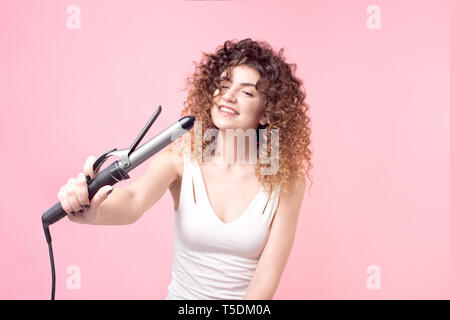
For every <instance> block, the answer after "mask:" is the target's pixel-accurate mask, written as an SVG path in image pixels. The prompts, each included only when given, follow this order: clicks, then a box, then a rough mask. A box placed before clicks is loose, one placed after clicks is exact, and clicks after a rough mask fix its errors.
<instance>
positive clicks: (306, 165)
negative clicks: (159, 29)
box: [181, 38, 313, 191]
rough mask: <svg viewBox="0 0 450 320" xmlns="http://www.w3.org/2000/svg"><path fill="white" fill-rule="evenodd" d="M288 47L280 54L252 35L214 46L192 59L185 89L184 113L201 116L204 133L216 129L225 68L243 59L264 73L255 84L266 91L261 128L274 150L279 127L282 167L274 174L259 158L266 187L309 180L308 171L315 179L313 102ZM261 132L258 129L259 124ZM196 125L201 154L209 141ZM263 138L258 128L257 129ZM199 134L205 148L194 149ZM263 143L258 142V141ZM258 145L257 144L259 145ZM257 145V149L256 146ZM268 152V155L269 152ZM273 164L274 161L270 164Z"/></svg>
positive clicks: (258, 168)
mask: <svg viewBox="0 0 450 320" xmlns="http://www.w3.org/2000/svg"><path fill="white" fill-rule="evenodd" d="M283 53H284V49H283V48H282V49H280V50H279V52H278V54H277V53H275V52H274V50H273V49H272V47H271V46H270V45H269V44H268V43H267V42H265V41H253V40H252V39H250V38H247V39H244V40H241V41H236V40H234V41H231V40H227V41H225V43H224V44H223V45H221V46H219V47H217V48H216V51H215V52H214V53H204V52H202V54H203V56H202V58H201V60H200V63H196V62H194V65H195V71H194V73H193V74H192V75H190V76H189V77H188V78H187V79H186V83H185V84H186V87H185V90H188V97H187V99H186V101H185V102H184V103H183V105H184V109H183V110H182V112H181V116H188V115H192V116H194V117H195V119H196V121H201V125H202V130H201V134H202V136H201V137H203V136H204V133H205V131H206V130H208V129H215V128H216V127H215V125H214V123H213V121H212V119H211V108H212V106H213V94H214V92H215V91H216V90H217V89H219V91H220V93H221V86H220V80H219V77H220V75H221V74H222V72H223V71H224V70H227V71H228V74H229V71H230V68H231V67H233V66H236V65H240V64H245V65H248V66H250V67H253V68H255V69H256V70H258V71H259V73H260V79H259V80H258V82H257V84H256V89H257V90H258V91H259V92H261V93H262V94H263V95H264V97H265V104H264V107H265V114H266V116H267V124H266V125H264V126H261V125H259V127H258V129H267V138H266V139H267V142H266V143H265V144H264V145H267V150H265V151H268V152H267V153H266V154H268V155H269V154H270V150H271V147H270V144H271V129H279V130H278V132H279V150H278V151H279V152H278V155H275V156H277V157H278V171H277V173H276V174H270V175H263V174H262V172H261V169H262V168H264V167H266V168H268V167H267V166H265V165H264V164H263V163H261V162H259V161H258V164H257V166H256V169H255V170H256V171H255V174H256V176H257V177H258V180H259V182H260V183H261V184H262V185H263V186H264V187H265V188H266V190H267V189H272V188H273V187H274V185H276V184H281V188H282V190H283V191H287V190H288V188H289V187H290V186H291V182H292V181H294V182H295V184H298V183H305V182H306V181H305V175H306V176H307V177H308V179H309V181H310V182H311V185H312V179H311V175H310V171H311V169H312V167H313V166H312V163H311V156H312V151H311V150H310V144H311V139H310V136H311V129H310V127H309V124H310V121H311V120H310V118H309V117H308V115H307V112H308V110H309V105H308V104H307V103H306V102H305V97H306V94H305V90H304V87H303V81H302V80H300V79H299V78H297V77H296V76H295V72H296V69H297V65H296V64H294V63H292V64H289V63H287V62H286V58H285V57H284V56H283ZM258 132H259V130H258ZM194 134H195V132H194V130H191V131H190V132H189V135H190V137H189V141H190V143H191V146H190V152H191V156H193V157H194V158H195V159H199V157H201V155H200V154H199V153H198V152H201V153H202V154H203V152H204V150H205V148H206V147H207V146H208V145H209V144H210V143H211V142H210V141H204V140H203V139H202V138H201V137H194ZM257 138H258V141H259V134H257ZM195 139H200V140H197V141H202V143H201V145H202V147H201V150H199V151H197V152H196V149H199V148H194V145H193V144H194V141H195ZM259 145H260V144H259V143H258V146H259ZM258 148H259V147H258ZM258 151H259V150H258ZM269 157H270V156H269ZM269 165H270V164H269Z"/></svg>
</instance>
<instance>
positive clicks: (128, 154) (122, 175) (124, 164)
mask: <svg viewBox="0 0 450 320" xmlns="http://www.w3.org/2000/svg"><path fill="white" fill-rule="evenodd" d="M160 113H161V106H158V108H157V110H156V111H155V113H154V114H153V115H152V116H151V118H150V120H149V121H148V122H147V124H146V125H145V127H144V129H142V131H141V132H140V133H139V135H138V137H137V138H136V139H135V141H134V142H133V144H132V145H131V147H130V148H129V149H122V150H117V149H116V148H114V149H112V150H110V151H108V152H106V153H104V154H103V155H101V156H100V157H99V158H98V159H97V160H96V161H95V163H94V165H93V169H94V174H96V173H97V172H98V170H99V169H100V167H101V166H102V165H103V163H104V162H105V161H106V159H107V158H108V157H110V156H117V157H118V158H119V160H116V161H115V162H113V163H112V164H111V165H109V166H108V167H107V168H105V169H104V170H102V171H100V172H99V173H98V175H96V176H95V178H94V179H92V180H91V179H90V177H89V176H86V180H87V185H88V190H89V200H91V199H92V198H93V197H94V196H95V194H96V193H97V191H98V190H99V189H100V188H101V187H103V186H105V185H111V186H112V185H114V184H116V183H117V182H120V181H122V180H126V179H129V178H130V176H129V175H128V172H130V171H131V170H133V169H134V168H136V167H137V166H138V165H140V164H141V163H143V162H144V161H145V160H147V159H148V158H150V157H151V156H152V155H154V154H155V153H157V152H158V151H160V150H162V149H164V148H165V147H166V146H168V145H169V144H171V143H172V142H173V141H175V140H176V139H178V138H179V137H181V136H182V135H184V134H185V133H187V132H188V131H189V130H190V129H191V128H192V127H193V126H194V122H195V118H194V117H193V116H185V117H183V118H181V119H179V120H178V121H176V122H175V123H174V124H172V125H171V126H170V127H168V128H167V129H165V130H164V131H162V132H161V133H159V134H158V135H157V136H156V137H154V138H153V139H151V140H150V141H147V142H146V143H145V144H143V145H142V146H141V147H139V148H137V149H136V147H137V146H138V145H139V143H140V142H141V140H142V138H143V137H144V136H145V134H146V133H147V131H148V130H149V129H150V127H151V126H152V125H153V123H154V122H155V120H156V118H157V117H158V116H159V114H160ZM66 215H67V214H66V212H65V211H64V209H63V208H62V206H61V202H58V203H56V204H55V205H54V206H53V207H51V208H50V209H48V210H47V211H46V212H44V214H43V215H42V226H43V227H44V233H45V239H46V240H47V243H48V248H49V253H50V263H51V269H52V295H51V299H52V300H54V299H55V278H56V277H55V265H54V259H53V249H52V238H51V236H50V229H49V226H50V225H52V224H54V223H55V222H58V221H59V220H61V219H62V218H64V217H65V216H66Z"/></svg>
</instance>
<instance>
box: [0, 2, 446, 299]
mask: <svg viewBox="0 0 450 320" xmlns="http://www.w3.org/2000/svg"><path fill="white" fill-rule="evenodd" d="M71 4H76V5H78V6H79V7H80V9H81V29H80V30H69V29H68V28H67V27H66V21H67V19H68V17H69V14H68V13H66V9H67V7H68V6H69V5H71ZM370 5H377V6H379V7H380V9H381V29H379V30H370V29H369V28H367V26H366V21H367V19H368V18H369V16H370V15H371V13H367V12H366V9H367V8H368V7H369V6H370ZM449 12H450V4H449V2H448V1H446V0H441V1H438V0H433V1H409V0H408V1H406V0H402V1H400V0H389V1H387V0H371V1H362V0H356V1H348V0H346V1H342V0H341V1H256V0H252V1H154V2H150V1H110V0H108V1H86V0H83V1H82V0H74V1H72V0H71V1H24V0H22V1H17V0H14V1H13V0H11V1H4V0H2V1H0V105H1V117H0V121H1V123H0V124H1V125H0V130H1V136H0V137H1V145H0V147H1V150H2V157H1V160H0V161H1V168H2V178H3V182H4V183H2V185H1V187H0V188H1V196H2V199H1V201H0V206H1V207H0V219H1V220H0V246H1V254H2V259H1V264H0V298H2V299H49V298H50V289H51V274H50V263H49V256H48V250H47V245H46V242H45V238H44V234H43V231H42V227H41V220H40V219H41V215H42V213H43V212H44V211H45V210H47V209H48V208H50V207H51V206H52V205H53V204H54V203H56V202H57V192H58V190H59V188H60V187H61V186H62V185H63V184H65V183H66V182H67V180H68V179H69V178H70V177H74V176H76V175H77V174H78V173H79V172H81V171H82V168H83V164H84V161H85V159H86V157H87V156H89V155H94V156H100V155H101V154H102V153H104V152H106V151H108V150H110V149H112V148H118V149H121V148H128V147H129V146H130V144H131V142H132V141H133V140H134V138H135V137H136V136H137V134H138V133H139V132H140V130H141V129H142V128H143V126H144V125H145V123H146V121H147V120H148V119H149V117H150V116H151V114H152V113H153V112H154V110H155V108H156V107H157V106H158V105H162V107H163V110H162V113H161V115H160V117H159V118H158V120H157V122H156V123H155V125H154V126H153V127H152V129H151V130H150V131H149V133H148V135H147V139H145V141H147V140H148V138H150V137H151V136H154V135H156V134H157V133H159V132H160V131H161V130H163V129H165V128H166V127H167V126H168V125H170V124H172V123H173V122H174V121H176V120H178V118H179V117H180V112H181V110H182V103H183V101H184V100H185V98H186V96H187V92H186V91H183V90H182V89H183V86H184V81H185V79H186V77H187V76H188V75H189V74H190V73H192V72H193V70H194V67H193V61H199V59H200V57H201V52H202V51H203V52H212V51H213V50H215V48H216V47H217V46H218V45H221V44H223V42H224V41H225V40H227V39H239V40H240V39H243V38H247V37H251V38H253V39H255V40H266V41H268V42H269V43H271V44H272V45H273V47H274V48H275V49H276V50H278V49H280V48H281V47H284V48H285V55H286V57H287V60H288V62H295V63H297V65H298V70H297V75H298V76H299V77H300V78H301V79H303V81H304V82H305V87H306V91H307V102H308V103H309V104H310V106H311V111H310V116H311V118H312V131H313V136H312V140H313V145H312V149H313V152H314V157H313V164H314V169H313V172H312V175H313V178H314V185H313V187H312V189H311V190H310V191H309V192H308V193H307V194H306V196H305V199H304V202H303V206H302V208H301V212H300V217H299V221H298V228H297V235H296V239H295V243H294V246H293V248H292V252H291V255H290V258H289V261H288V263H287V266H286V268H285V271H284V274H283V276H282V279H281V281H280V284H279V287H278V290H277V292H276V294H275V296H274V299H444V298H445V299H449V298H450V275H449V270H450V234H449V230H450V217H449V213H450V204H449V202H448V195H449V188H448V183H449V180H450V170H449V167H448V165H449V163H450V98H449V94H448V84H449V83H450V65H449V57H450V41H448V39H449V38H448V36H449V34H450V20H449V17H448V13H449ZM114 160H115V159H114ZM112 161H113V160H109V161H108V162H107V163H108V164H109V163H110V162H112ZM146 163H147V164H148V163H149V162H146ZM146 166H147V165H145V164H144V165H142V166H141V167H138V168H137V169H135V170H134V171H133V172H131V180H126V181H123V182H121V183H119V184H117V185H116V186H125V185H126V184H128V183H130V182H131V181H134V180H135V179H136V178H137V177H138V176H139V175H140V174H142V173H143V171H144V170H145V169H146ZM446 196H447V198H446ZM172 206H173V203H172V198H171V196H170V192H167V193H166V194H165V195H164V197H163V198H162V199H161V200H160V201H159V202H158V203H157V204H156V205H155V206H154V207H153V208H151V209H150V210H149V211H148V212H147V213H146V214H145V215H144V216H143V217H142V218H141V220H139V221H138V222H137V223H136V224H133V225H129V226H117V227H111V226H86V225H78V224H74V223H71V222H70V221H69V220H68V219H64V220H62V221H60V222H59V223H57V224H55V225H53V226H52V227H51V232H52V237H53V246H54V254H55V263H56V276H57V287H56V298H57V299H164V298H165V297H166V295H167V286H168V284H169V283H170V279H171V267H172V258H173V256H172V255H173V231H174V230H173V210H172ZM70 265H77V266H79V267H80V268H81V288H80V289H79V290H76V289H75V290H70V289H69V288H68V287H67V285H66V281H67V279H68V277H69V274H67V268H68V267H69V266H70ZM370 265H377V266H378V267H379V268H380V270H381V278H380V279H381V288H380V289H369V288H368V287H367V285H366V281H367V279H368V278H369V276H370V275H369V274H368V273H367V268H368V267H369V266H370Z"/></svg>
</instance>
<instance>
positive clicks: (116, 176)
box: [42, 161, 130, 226]
mask: <svg viewBox="0 0 450 320" xmlns="http://www.w3.org/2000/svg"><path fill="white" fill-rule="evenodd" d="M129 178H130V176H129V175H128V174H127V173H126V172H124V171H123V170H121V169H120V167H119V164H118V161H115V162H113V163H112V164H111V165H110V166H108V167H107V168H106V169H104V170H102V171H101V172H100V173H99V174H98V175H97V176H96V177H95V178H94V180H92V181H91V182H90V183H88V190H89V200H91V199H92V198H93V197H94V196H95V194H96V193H97V191H98V190H99V189H100V188H101V187H103V186H106V185H111V186H112V185H114V184H116V183H117V182H119V181H121V180H124V179H129ZM88 182H89V181H88ZM66 215H67V213H66V212H65V211H64V209H63V208H62V206H61V202H58V203H56V204H55V205H54V206H53V207H51V208H50V209H48V210H47V211H46V212H44V214H43V215H42V223H43V225H44V226H45V225H47V226H49V225H51V224H53V223H55V222H57V221H59V220H61V219H62V218H64V217H65V216H66Z"/></svg>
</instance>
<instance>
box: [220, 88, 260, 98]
mask: <svg viewBox="0 0 450 320" xmlns="http://www.w3.org/2000/svg"><path fill="white" fill-rule="evenodd" d="M221 88H228V87H227V86H221ZM242 92H244V93H246V94H247V95H249V96H250V97H253V94H251V93H250V92H247V91H242Z"/></svg>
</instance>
